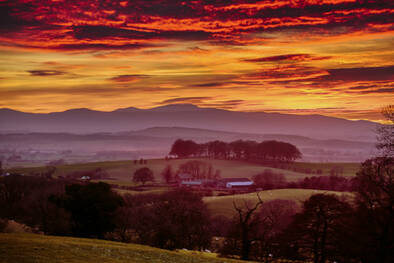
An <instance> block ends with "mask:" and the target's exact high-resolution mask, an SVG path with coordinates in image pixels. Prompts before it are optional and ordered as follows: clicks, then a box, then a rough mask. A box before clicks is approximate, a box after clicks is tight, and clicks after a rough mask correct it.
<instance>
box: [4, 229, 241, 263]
mask: <svg viewBox="0 0 394 263" xmlns="http://www.w3.org/2000/svg"><path fill="white" fill-rule="evenodd" d="M60 262H61V263H64V262H68V263H97V262H103V263H106V262H108V263H109V262H111V263H126V262H127V263H167V262H171V263H191V262H193V263H224V262H227V263H230V262H234V263H237V262H245V261H238V260H231V259H227V258H217V257H216V254H212V253H201V252H194V251H179V252H174V251H168V250H162V249H158V248H153V247H148V246H142V245H136V244H126V243H119V242H111V241H104V240H96V239H86V238H72V237H55V236H44V235H36V234H3V233H2V234H0V263H60Z"/></svg>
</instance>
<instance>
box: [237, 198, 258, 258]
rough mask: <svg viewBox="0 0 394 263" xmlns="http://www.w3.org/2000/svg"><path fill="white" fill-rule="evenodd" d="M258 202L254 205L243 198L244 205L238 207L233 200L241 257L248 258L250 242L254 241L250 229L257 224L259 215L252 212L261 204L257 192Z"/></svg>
mask: <svg viewBox="0 0 394 263" xmlns="http://www.w3.org/2000/svg"><path fill="white" fill-rule="evenodd" d="M257 198H258V202H257V203H256V204H255V205H254V206H250V204H249V203H248V202H247V201H246V200H244V206H243V207H238V206H237V204H236V203H235V201H233V206H234V209H235V210H236V211H237V213H238V220H237V221H238V222H237V223H238V225H239V228H240V229H239V230H240V238H241V259H243V260H248V259H249V254H250V249H251V244H252V242H253V241H254V238H253V236H252V231H253V230H254V229H255V228H256V226H257V225H258V224H259V217H258V216H255V215H254V213H255V211H256V210H257V208H259V206H261V205H262V204H263V201H262V200H261V197H260V195H259V194H258V193H257Z"/></svg>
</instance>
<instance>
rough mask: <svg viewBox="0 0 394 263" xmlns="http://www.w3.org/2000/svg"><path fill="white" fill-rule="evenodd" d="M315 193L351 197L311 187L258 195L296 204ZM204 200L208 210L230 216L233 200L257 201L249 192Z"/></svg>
mask: <svg viewBox="0 0 394 263" xmlns="http://www.w3.org/2000/svg"><path fill="white" fill-rule="evenodd" d="M317 193H326V194H335V195H339V196H344V197H351V196H352V194H351V193H343V192H335V191H325V190H312V189H278V190H268V191H261V192H259V196H260V197H261V199H262V200H263V201H271V200H275V199H282V200H293V201H296V202H297V203H298V204H301V202H303V201H305V200H306V199H308V198H309V197H310V196H311V195H313V194H317ZM204 201H205V202H206V203H207V205H208V208H209V210H211V212H212V214H213V215H224V216H227V217H231V216H232V215H234V212H235V210H234V206H233V202H235V203H236V204H237V205H238V206H241V207H242V205H243V204H244V202H245V201H246V202H247V203H248V204H250V205H254V204H256V202H257V201H258V198H257V194H256V193H249V194H238V195H228V196H212V197H204Z"/></svg>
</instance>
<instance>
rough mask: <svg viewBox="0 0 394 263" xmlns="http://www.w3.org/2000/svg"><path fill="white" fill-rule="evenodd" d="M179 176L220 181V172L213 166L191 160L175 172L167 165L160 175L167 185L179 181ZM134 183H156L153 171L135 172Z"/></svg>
mask: <svg viewBox="0 0 394 263" xmlns="http://www.w3.org/2000/svg"><path fill="white" fill-rule="evenodd" d="M179 174H187V175H190V176H191V178H192V179H193V180H201V179H219V178H220V170H219V169H214V168H213V166H212V164H209V163H206V162H203V161H198V160H191V161H187V162H185V163H182V164H180V165H179V167H178V170H177V171H175V172H174V171H173V169H172V166H171V165H167V166H166V167H165V168H164V169H163V171H161V173H160V175H161V177H162V178H163V180H164V181H165V182H166V183H172V182H174V181H176V180H177V178H178V175H179ZM132 180H133V182H136V183H142V184H145V183H146V182H149V181H150V182H154V180H155V178H154V175H153V171H152V170H151V169H149V168H148V167H142V168H139V169H137V170H136V171H135V172H134V175H133V178H132Z"/></svg>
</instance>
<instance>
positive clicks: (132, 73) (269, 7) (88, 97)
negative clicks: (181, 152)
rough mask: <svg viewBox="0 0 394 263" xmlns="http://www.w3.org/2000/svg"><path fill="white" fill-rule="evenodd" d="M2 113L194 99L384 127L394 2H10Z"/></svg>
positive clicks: (393, 96) (0, 9) (2, 51)
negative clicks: (13, 110) (10, 110)
mask: <svg viewBox="0 0 394 263" xmlns="http://www.w3.org/2000/svg"><path fill="white" fill-rule="evenodd" d="M0 16H1V18H0V19H1V26H0V62H1V64H0V68H1V70H0V108H11V109H15V110H20V111H26V112H55V111H64V110H67V109H72V108H89V109H95V110H103V111H110V110H115V109H118V108H126V107H137V108H152V107H157V106H161V105H166V104H173V103H191V104H195V105H198V106H200V107H213V108H219V109H227V110H236V111H266V112H281V113H292V114H322V115H327V116H335V117H341V118H347V119H365V120H372V121H382V119H383V117H382V116H381V115H380V113H379V109H380V108H381V107H382V106H384V105H387V104H390V103H391V104H392V102H393V101H394V48H393V47H394V2H393V1H352V0H323V1H315V0H310V1H285V0H280V1H251V0H226V1H222V0H219V1H211V0H195V1H178V0H169V1H159V0H135V1H126V0H123V1H112V0H111V1H105V0H91V1H82V0H42V1H39V0H13V1H12V0H10V1H8V0H5V1H4V0H3V1H1V0H0Z"/></svg>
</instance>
